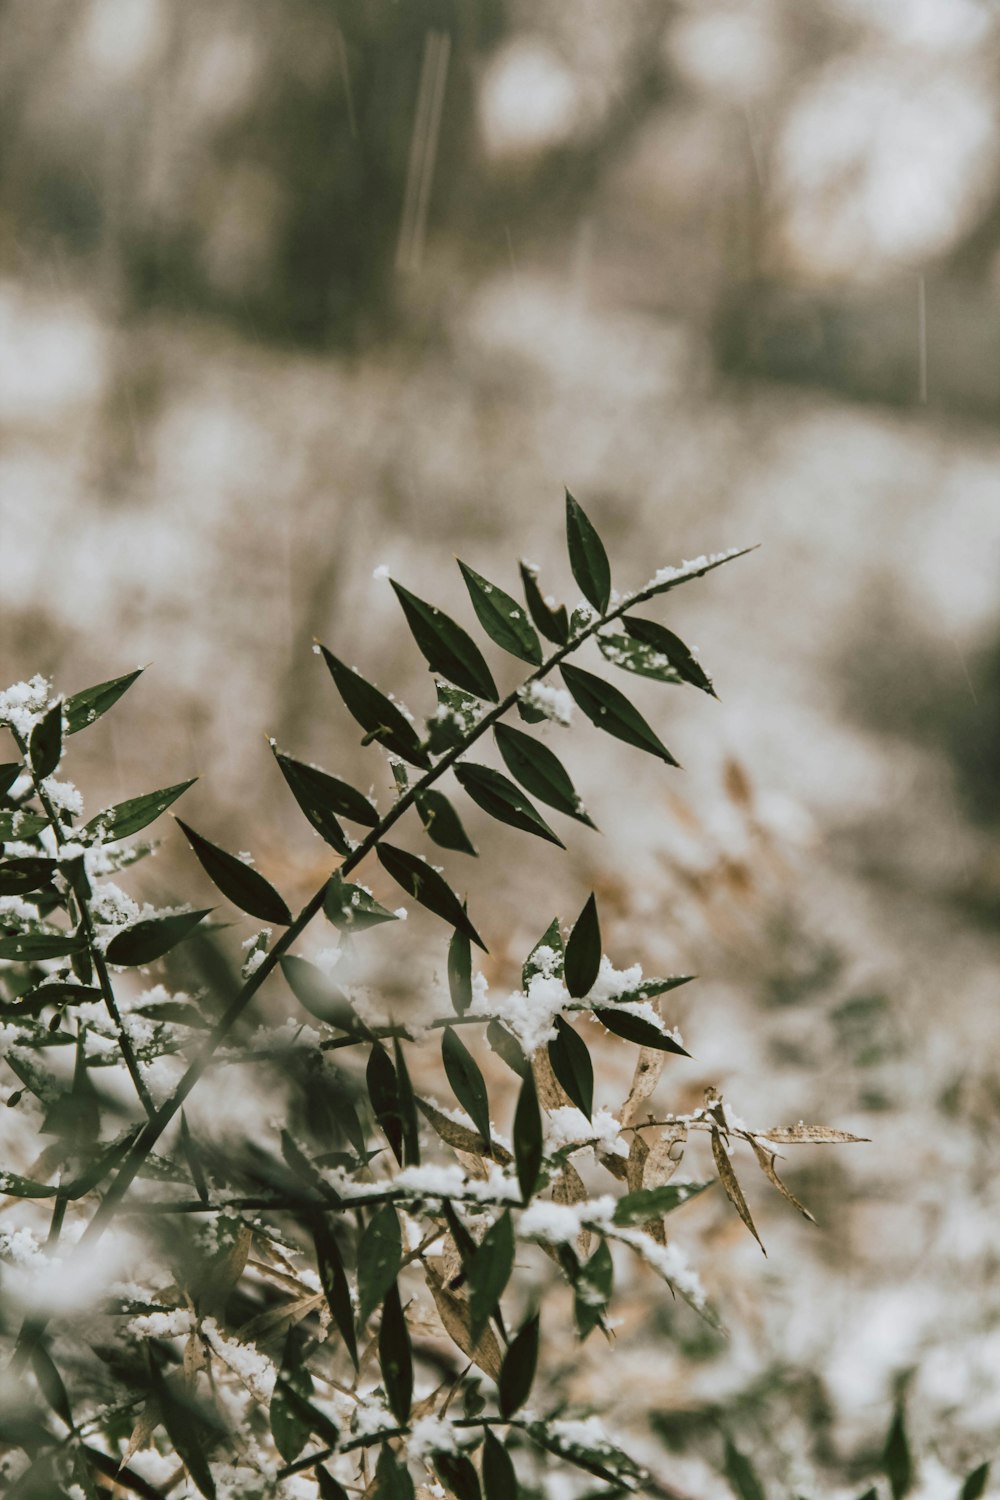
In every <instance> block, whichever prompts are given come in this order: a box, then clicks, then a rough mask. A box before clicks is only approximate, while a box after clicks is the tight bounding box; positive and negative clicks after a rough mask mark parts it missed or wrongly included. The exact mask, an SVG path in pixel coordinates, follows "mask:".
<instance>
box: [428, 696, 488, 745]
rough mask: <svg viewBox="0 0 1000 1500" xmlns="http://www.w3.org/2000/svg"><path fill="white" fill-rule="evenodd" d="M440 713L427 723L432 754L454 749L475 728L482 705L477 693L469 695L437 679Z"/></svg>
mask: <svg viewBox="0 0 1000 1500" xmlns="http://www.w3.org/2000/svg"><path fill="white" fill-rule="evenodd" d="M434 688H435V691H436V693H437V700H438V706H437V712H436V713H435V715H434V717H433V719H428V720H427V744H428V746H429V748H430V751H431V754H432V755H443V754H444V753H445V751H446V750H453V749H454V748H455V746H456V745H460V744H461V743H462V741H463V740H464V739H465V738H466V736H467V735H468V734H469V733H470V732H471V731H472V730H473V729H474V728H475V726H476V724H477V722H478V721H479V718H480V716H481V714H482V712H483V706H482V703H481V702H480V700H479V699H478V698H477V697H476V695H475V693H466V692H464V691H463V689H462V688H458V687H453V686H452V684H451V683H450V682H442V681H441V679H440V678H436V679H435V682H434Z"/></svg>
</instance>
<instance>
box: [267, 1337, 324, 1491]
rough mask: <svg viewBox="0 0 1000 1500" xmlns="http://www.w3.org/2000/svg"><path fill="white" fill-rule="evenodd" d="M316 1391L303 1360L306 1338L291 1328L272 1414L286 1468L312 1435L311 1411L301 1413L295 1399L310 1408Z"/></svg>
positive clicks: (274, 1430)
mask: <svg viewBox="0 0 1000 1500" xmlns="http://www.w3.org/2000/svg"><path fill="white" fill-rule="evenodd" d="M312 1391H313V1382H312V1376H311V1375H310V1374H309V1371H308V1369H307V1367H306V1365H305V1363H304V1361H303V1357H302V1334H301V1333H300V1331H299V1330H298V1329H297V1328H291V1329H289V1331H288V1334H287V1336H286V1338H285V1349H284V1353H283V1355H282V1360H281V1365H280V1367H279V1370H278V1378H277V1382H276V1384H275V1387H274V1395H273V1396H272V1397H271V1405H270V1408H269V1411H268V1419H269V1421H270V1424H271V1435H272V1437H273V1438H274V1446H275V1447H276V1448H277V1450H278V1452H279V1453H280V1454H281V1456H282V1458H283V1459H284V1460H285V1463H286V1464H291V1463H294V1462H295V1460H296V1459H297V1458H298V1456H299V1454H300V1453H301V1452H302V1450H303V1448H304V1447H305V1445H306V1443H307V1442H308V1441H309V1438H310V1436H311V1435H312V1425H311V1423H310V1422H309V1420H308V1414H307V1411H303V1410H302V1409H301V1407H300V1404H299V1403H298V1402H296V1401H295V1399H294V1397H295V1396H296V1395H298V1396H299V1397H302V1398H304V1402H305V1403H306V1404H307V1403H308V1400H309V1397H310V1396H311V1395H312Z"/></svg>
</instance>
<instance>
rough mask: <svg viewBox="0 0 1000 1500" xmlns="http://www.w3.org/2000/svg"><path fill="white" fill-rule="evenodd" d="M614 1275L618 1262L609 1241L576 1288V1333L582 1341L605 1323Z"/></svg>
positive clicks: (600, 1242) (584, 1269)
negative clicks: (613, 1256) (609, 1246)
mask: <svg viewBox="0 0 1000 1500" xmlns="http://www.w3.org/2000/svg"><path fill="white" fill-rule="evenodd" d="M614 1275H615V1268H614V1262H613V1261H612V1259H611V1251H610V1250H609V1249H608V1243H607V1240H604V1239H601V1240H598V1242H597V1248H596V1250H595V1251H594V1253H593V1255H592V1256H591V1257H590V1259H589V1260H588V1261H585V1262H584V1264H583V1265H582V1266H581V1267H580V1272H579V1275H578V1276H577V1278H576V1285H575V1287H574V1313H575V1316H576V1331H577V1333H578V1334H579V1335H580V1339H581V1341H582V1340H583V1339H585V1338H586V1337H587V1336H588V1334H590V1333H592V1332H593V1330H594V1329H595V1328H596V1327H597V1325H598V1323H599V1322H600V1321H601V1317H602V1315H603V1313H604V1309H605V1308H606V1307H607V1305H608V1303H609V1302H610V1300H611V1289H612V1286H613V1284H614Z"/></svg>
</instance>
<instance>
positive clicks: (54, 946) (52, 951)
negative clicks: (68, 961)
mask: <svg viewBox="0 0 1000 1500" xmlns="http://www.w3.org/2000/svg"><path fill="white" fill-rule="evenodd" d="M83 946H84V942H83V938H81V937H77V936H76V934H75V933H72V932H18V933H15V934H14V935H13V936H12V937H0V958H11V959H19V960H21V961H22V962H24V963H33V962H34V961H35V960H36V959H42V958H65V957H66V956H67V955H68V954H70V953H78V952H79V951H80V950H81V949H82V948H83Z"/></svg>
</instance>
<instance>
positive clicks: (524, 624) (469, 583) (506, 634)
mask: <svg viewBox="0 0 1000 1500" xmlns="http://www.w3.org/2000/svg"><path fill="white" fill-rule="evenodd" d="M458 566H459V567H460V568H461V570H462V577H463V578H464V579H465V585H466V588H467V589H468V590H469V597H470V598H471V600H472V607H473V609H474V610H475V611H476V614H477V616H478V617H479V623H480V625H481V626H482V627H483V629H484V630H485V631H486V634H487V635H488V636H489V638H490V640H491V641H495V642H496V644H497V645H498V646H500V647H501V648H502V649H503V650H504V651H509V652H510V654H511V656H516V657H518V658H519V659H520V660H521V661H527V662H531V664H532V665H533V666H536V667H540V666H541V664H542V648H541V645H540V643H539V640H538V636H537V635H536V634H535V632H534V630H533V629H532V628H531V621H530V620H529V619H528V616H527V615H526V614H525V612H524V610H523V609H522V608H521V606H520V604H518V603H517V601H516V599H512V598H511V597H510V595H509V594H505V593H504V591H503V589H501V588H497V586H496V584H495V583H489V582H487V580H486V579H485V578H483V577H482V576H481V575H480V574H479V573H477V572H475V571H474V569H472V568H470V567H468V566H467V564H466V563H464V562H462V561H461V559H459V562H458Z"/></svg>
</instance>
